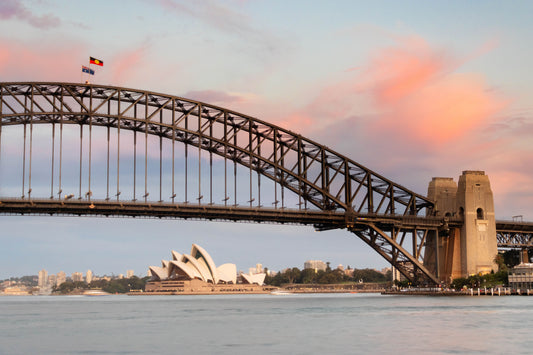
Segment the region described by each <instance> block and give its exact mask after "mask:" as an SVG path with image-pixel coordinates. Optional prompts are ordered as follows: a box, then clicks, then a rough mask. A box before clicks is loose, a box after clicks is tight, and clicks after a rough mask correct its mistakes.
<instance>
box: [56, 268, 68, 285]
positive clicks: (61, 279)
mask: <svg viewBox="0 0 533 355" xmlns="http://www.w3.org/2000/svg"><path fill="white" fill-rule="evenodd" d="M65 281H67V274H65V272H64V271H60V272H58V273H57V282H56V284H57V286H59V285H61V284H62V283H63V282H65Z"/></svg>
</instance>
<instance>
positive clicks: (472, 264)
mask: <svg viewBox="0 0 533 355" xmlns="http://www.w3.org/2000/svg"><path fill="white" fill-rule="evenodd" d="M428 197H429V198H430V199H432V200H434V201H435V211H436V214H437V216H442V217H443V218H456V217H460V218H462V219H463V226H462V227H461V228H451V229H450V230H449V231H446V230H444V231H441V232H440V233H439V234H438V236H436V237H434V238H430V239H428V241H427V243H426V254H425V260H424V264H425V265H426V266H427V267H428V268H430V269H432V270H434V272H435V274H437V275H439V279H440V280H442V281H443V282H451V281H452V280H453V279H455V278H458V277H468V276H470V275H474V274H486V273H490V272H491V271H492V270H494V271H497V270H498V268H497V265H496V264H495V262H494V257H495V256H496V255H497V254H498V247H497V239H496V221H495V216H494V201H493V196H492V190H491V188H490V182H489V178H488V176H487V175H485V173H484V172H483V171H464V172H463V174H462V175H461V176H460V177H459V184H458V185H457V184H456V183H455V182H454V181H453V179H452V178H433V180H432V181H431V182H430V183H429V187H428ZM435 238H436V239H437V240H436V241H435ZM437 253H438V257H437ZM436 260H439V265H438V270H437V267H436Z"/></svg>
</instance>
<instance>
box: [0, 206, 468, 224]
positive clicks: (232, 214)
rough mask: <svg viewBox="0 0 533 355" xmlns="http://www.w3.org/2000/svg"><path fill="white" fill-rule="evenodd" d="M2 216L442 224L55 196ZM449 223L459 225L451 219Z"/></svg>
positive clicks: (422, 219)
mask: <svg viewBox="0 0 533 355" xmlns="http://www.w3.org/2000/svg"><path fill="white" fill-rule="evenodd" d="M0 214H2V215H58V216H101V217H111V216H117V217H139V218H176V219H201V220H216V221H244V222H258V223H261V222H263V223H279V224H298V225H313V226H315V227H317V229H321V230H326V229H336V228H345V227H346V226H348V225H350V226H354V227H356V228H357V227H358V226H359V227H363V228H364V227H365V226H366V225H368V224H369V223H373V224H376V225H379V226H381V227H383V230H388V229H389V228H387V226H397V227H400V226H403V227H410V228H417V227H420V228H431V229H437V228H440V227H442V226H443V225H444V220H443V219H442V218H441V217H420V216H402V215H379V214H355V213H354V214H351V215H348V214H346V213H344V212H340V211H323V210H310V209H308V210H304V209H288V208H268V207H251V208H250V207H241V206H225V205H215V204H213V205H205V204H203V205H201V204H193V203H180V204H176V203H166V202H155V203H154V202H142V201H131V202H126V201H106V200H91V201H88V200H77V199H71V200H56V199H31V200H30V199H9V198H2V199H0ZM450 225H451V226H458V225H460V220H454V221H453V222H452V223H451V224H450Z"/></svg>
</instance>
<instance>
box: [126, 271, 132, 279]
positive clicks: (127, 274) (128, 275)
mask: <svg viewBox="0 0 533 355" xmlns="http://www.w3.org/2000/svg"><path fill="white" fill-rule="evenodd" d="M130 277H133V270H126V278H128V279H129V278H130Z"/></svg>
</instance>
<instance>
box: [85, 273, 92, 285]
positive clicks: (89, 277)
mask: <svg viewBox="0 0 533 355" xmlns="http://www.w3.org/2000/svg"><path fill="white" fill-rule="evenodd" d="M85 282H87V283H88V284H90V283H91V282H93V272H92V271H91V270H87V273H86V274H85Z"/></svg>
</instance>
